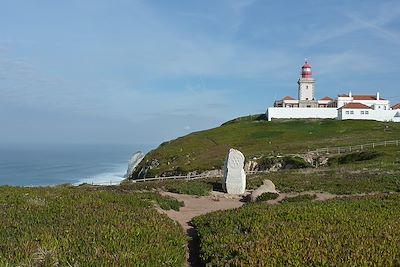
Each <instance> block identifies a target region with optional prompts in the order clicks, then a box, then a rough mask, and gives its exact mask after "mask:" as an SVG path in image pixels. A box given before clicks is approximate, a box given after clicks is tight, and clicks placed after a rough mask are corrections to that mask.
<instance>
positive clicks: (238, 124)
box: [134, 116, 400, 177]
mask: <svg viewBox="0 0 400 267" xmlns="http://www.w3.org/2000/svg"><path fill="white" fill-rule="evenodd" d="M366 132H368V134H365V133H366ZM399 136H400V124H399V123H393V122H376V121H354V120H349V121H337V120H277V121H272V122H268V121H265V120H263V119H261V118H260V116H250V117H244V118H239V119H235V120H232V121H230V122H228V123H225V124H223V125H222V126H220V127H217V128H214V129H210V130H206V131H201V132H195V133H191V134H189V135H187V136H184V137H180V138H178V139H176V140H172V141H169V142H165V143H163V144H162V145H160V146H159V147H158V148H157V149H155V150H153V151H151V152H149V153H148V154H147V155H146V157H145V159H144V160H143V161H142V162H141V164H140V165H139V167H138V168H137V170H138V171H139V170H140V169H141V168H142V167H143V166H145V165H146V164H150V162H152V160H154V159H157V160H158V162H159V165H158V166H157V167H155V168H153V169H152V170H151V171H150V172H149V173H148V174H147V177H151V176H154V175H156V174H157V175H161V174H163V173H165V174H173V173H175V174H179V173H182V174H185V173H188V172H189V171H195V170H197V171H202V170H211V169H220V168H221V167H222V166H223V161H224V158H225V156H226V153H227V151H228V149H229V148H231V147H233V148H237V149H239V150H240V151H241V152H243V153H244V155H245V156H246V158H247V159H253V158H263V157H268V156H274V155H275V156H276V155H285V154H291V153H299V152H303V151H307V150H313V149H316V148H323V147H335V146H348V145H356V144H365V143H371V142H374V141H383V140H396V139H399ZM137 174H138V173H136V174H134V175H137ZM134 177H135V176H134Z"/></svg>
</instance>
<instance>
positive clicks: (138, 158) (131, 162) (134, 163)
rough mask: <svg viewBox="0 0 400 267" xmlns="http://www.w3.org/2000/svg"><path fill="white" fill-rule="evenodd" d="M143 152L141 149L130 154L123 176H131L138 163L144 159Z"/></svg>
mask: <svg viewBox="0 0 400 267" xmlns="http://www.w3.org/2000/svg"><path fill="white" fill-rule="evenodd" d="M144 156H145V155H144V154H143V153H142V152H141V151H138V152H136V153H135V154H133V155H132V157H131V159H130V160H129V164H128V169H127V171H126V174H125V176H124V177H125V178H129V177H131V176H132V174H133V172H134V171H135V168H136V167H137V166H138V165H139V163H140V162H141V161H142V160H143V159H144Z"/></svg>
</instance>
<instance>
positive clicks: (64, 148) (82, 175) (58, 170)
mask: <svg viewBox="0 0 400 267" xmlns="http://www.w3.org/2000/svg"><path fill="white" fill-rule="evenodd" d="M151 147H152V146H151V145H70V144H68V145H48V144H47V145H8V144H3V145H0V185H14V186H51V185H59V184H65V183H68V184H75V185H77V184H81V183H89V184H116V183H118V182H120V181H122V180H123V179H124V174H125V173H126V170H127V167H128V162H129V159H130V157H131V156H132V155H133V154H134V153H135V152H137V151H142V152H144V153H146V152H147V151H148V150H149V149H150V148H151Z"/></svg>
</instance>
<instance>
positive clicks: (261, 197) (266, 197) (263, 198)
mask: <svg viewBox="0 0 400 267" xmlns="http://www.w3.org/2000/svg"><path fill="white" fill-rule="evenodd" d="M278 196H279V194H277V193H271V192H266V193H262V194H261V195H259V196H258V197H257V200H256V201H257V202H261V201H267V200H272V199H277V198H278Z"/></svg>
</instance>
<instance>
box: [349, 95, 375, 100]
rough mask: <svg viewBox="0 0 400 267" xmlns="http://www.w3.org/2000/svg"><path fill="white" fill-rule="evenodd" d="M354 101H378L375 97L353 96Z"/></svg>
mask: <svg viewBox="0 0 400 267" xmlns="http://www.w3.org/2000/svg"><path fill="white" fill-rule="evenodd" d="M353 99H354V100H376V96H374V95H353Z"/></svg>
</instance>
